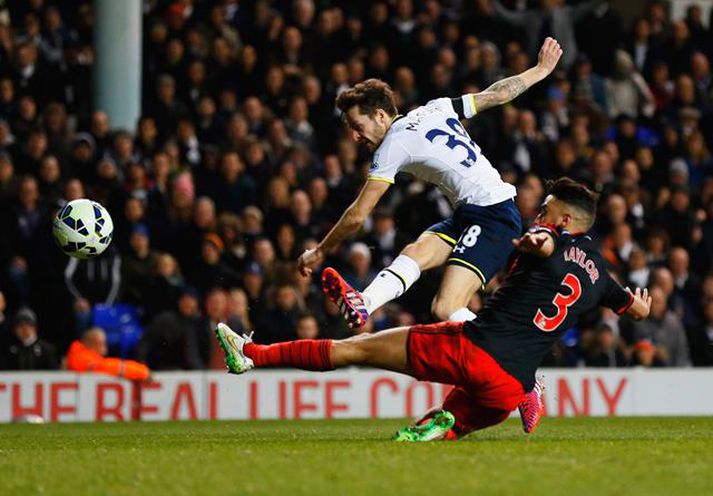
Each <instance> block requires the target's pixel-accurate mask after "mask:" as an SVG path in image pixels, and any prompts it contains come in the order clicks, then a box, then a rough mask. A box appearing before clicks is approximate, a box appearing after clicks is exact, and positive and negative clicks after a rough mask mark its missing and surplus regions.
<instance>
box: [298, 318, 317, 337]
mask: <svg viewBox="0 0 713 496" xmlns="http://www.w3.org/2000/svg"><path fill="white" fill-rule="evenodd" d="M295 332H296V334H297V339H317V337H319V325H318V324H317V319H315V318H314V315H311V314H308V313H307V314H303V315H300V316H299V317H298V318H297V328H296V331H295Z"/></svg>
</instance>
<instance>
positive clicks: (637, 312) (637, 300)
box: [626, 288, 651, 320]
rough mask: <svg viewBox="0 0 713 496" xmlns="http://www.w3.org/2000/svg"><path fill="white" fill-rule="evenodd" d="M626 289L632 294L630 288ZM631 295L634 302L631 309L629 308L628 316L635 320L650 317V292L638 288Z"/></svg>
mask: <svg viewBox="0 0 713 496" xmlns="http://www.w3.org/2000/svg"><path fill="white" fill-rule="evenodd" d="M626 289H627V290H628V291H629V293H631V290H630V289H629V288H626ZM631 294H632V296H633V298H634V301H633V302H632V303H631V305H630V306H629V308H627V310H626V314H627V315H629V316H630V317H631V318H633V319H635V320H641V319H645V318H646V317H648V316H649V312H650V311H651V296H649V290H648V289H646V288H644V290H643V291H642V290H641V288H636V291H634V292H633V293H631Z"/></svg>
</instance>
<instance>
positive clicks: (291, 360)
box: [243, 339, 334, 370]
mask: <svg viewBox="0 0 713 496" xmlns="http://www.w3.org/2000/svg"><path fill="white" fill-rule="evenodd" d="M331 350H332V340H331V339H302V340H299V341H290V342H287V343H276V344H270V345H262V344H255V343H246V344H245V347H244V348H243V353H245V356H247V357H248V358H251V359H252V361H253V362H254V363H255V366H256V367H296V368H298V369H304V370H334V366H333V365H332V357H331V356H330V352H331Z"/></svg>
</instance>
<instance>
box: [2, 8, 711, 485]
mask: <svg viewBox="0 0 713 496" xmlns="http://www.w3.org/2000/svg"><path fill="white" fill-rule="evenodd" d="M712 21H713V9H712V8H711V2H710V1H708V0H668V1H667V0H651V1H650V0H611V1H599V0H594V1H574V0H573V1H565V0H501V2H498V1H495V0H441V1H436V0H373V1H356V0H355V1H349V0H143V1H142V0H94V1H89V0H73V1H66V0H0V434H2V435H0V452H2V454H3V456H1V457H0V492H1V493H2V494H47V493H50V494H72V495H76V494H87V493H90V494H131V495H135V494H151V495H155V494H164V493H167V492H169V491H170V493H171V494H199V493H205V494H207V493H210V494H223V493H225V494H235V493H236V492H237V491H240V493H241V494H309V495H315V494H334V493H335V492H338V493H339V494H366V493H373V494H384V493H389V494H399V493H403V494H406V493H408V494H429V495H431V494H442V493H455V492H463V491H469V492H479V493H481V494H488V493H495V494H514V493H524V492H527V493H530V494H548V495H550V496H552V495H558V494H567V495H570V494H581V495H588V494H591V495H598V496H599V495H605V494H612V495H613V494H617V495H619V494H624V493H626V494H632V495H635V494H636V495H638V494H641V495H646V496H651V495H655V494H679V493H682V492H683V491H684V488H685V491H686V494H690V495H697V494H701V495H710V494H713V479H712V478H711V472H710V462H709V460H710V450H711V443H712V440H713V424H712V423H711V419H712V418H713V416H712V414H713V396H711V395H710V384H711V370H713V369H710V368H706V367H710V366H712V365H713V272H712V271H713V265H712V262H713V156H711V150H713V73H712V72H711V67H710V65H711V60H712V57H713V31H712V30H711V27H712V24H713V22H712ZM547 35H552V36H554V37H556V38H557V39H558V40H559V42H560V43H561V44H562V46H563V48H564V50H565V54H564V58H563V60H562V61H561V63H560V65H559V69H558V70H557V71H556V72H555V74H553V75H552V76H551V77H550V78H548V79H547V80H546V81H544V82H543V83H541V84H540V85H538V86H536V87H534V88H532V89H531V90H530V91H529V92H527V93H526V94H525V95H523V96H521V97H520V98H518V99H517V100H515V101H514V102H512V103H511V104H509V105H507V106H504V107H500V108H497V109H492V110H489V111H487V112H484V113H483V114H482V115H478V116H477V118H475V119H472V120H470V121H469V122H467V124H466V125H467V128H468V130H469V132H470V133H471V134H472V135H473V137H474V138H475V140H477V142H478V143H479V145H480V146H481V147H482V148H483V150H484V153H486V154H487V156H488V157H489V158H490V160H491V161H492V162H493V164H494V165H495V166H496V167H497V168H498V170H499V171H500V172H501V173H502V175H503V176H504V177H505V178H507V180H508V181H510V182H512V183H513V184H515V185H516V186H517V189H518V196H517V205H518V207H519V209H520V211H521V213H522V216H523V218H524V220H525V223H526V224H527V223H529V222H531V221H532V219H533V217H534V216H535V214H536V212H537V208H538V205H539V203H540V201H541V199H542V194H543V186H544V181H545V180H547V179H550V178H556V177H558V176H560V175H569V176H571V177H573V178H575V179H578V180H581V181H584V182H586V183H587V184H589V185H590V186H591V187H592V188H594V189H595V190H596V191H598V192H600V193H601V202H600V215H599V222H598V223H597V224H596V226H595V229H594V233H593V234H594V236H595V238H596V240H597V241H598V243H599V245H600V246H601V250H602V252H603V253H604V254H605V256H606V259H607V260H608V261H609V263H610V269H611V271H612V272H613V273H614V274H616V276H617V277H618V279H619V280H620V281H622V282H623V283H625V284H627V285H636V286H648V287H649V288H651V290H652V294H653V297H654V304H653V311H652V314H651V317H650V318H649V319H647V320H645V321H643V322H640V323H636V324H634V323H633V322H630V321H627V320H618V319H617V318H616V317H615V316H613V315H612V314H609V313H607V312H601V311H597V312H594V313H592V314H591V315H588V316H586V318H583V319H582V320H581V322H579V323H578V325H577V326H576V327H574V328H572V329H570V330H569V331H568V332H567V333H566V334H565V335H564V336H563V339H562V340H561V341H560V342H559V343H558V344H557V346H556V347H555V349H553V351H552V353H551V354H550V355H549V356H548V357H547V359H546V362H545V363H544V364H543V365H544V366H546V367H550V368H549V369H547V370H546V374H547V375H546V381H547V383H548V388H549V391H548V396H547V397H546V399H547V414H548V416H551V417H555V416H589V415H596V416H609V417H613V416H620V415H653V414H659V415H686V417H683V418H671V417H667V418H640V417H639V418H577V419H568V418H561V419H560V418H547V419H545V421H544V422H543V423H542V425H541V426H540V427H539V428H538V431H537V432H535V433H534V434H533V435H530V436H528V437H527V438H524V434H522V432H521V431H520V426H519V421H516V420H514V419H513V420H510V421H507V422H505V423H504V424H502V425H500V426H497V427H496V428H494V429H488V430H487V431H484V432H480V433H478V434H477V435H474V436H471V437H470V438H466V440H465V441H464V442H459V443H456V444H443V443H439V444H429V445H427V446H413V447H411V448H406V447H404V446H401V445H395V444H392V443H389V442H387V441H386V439H387V438H388V435H389V433H390V432H393V430H395V429H396V428H397V427H401V426H402V425H403V422H404V421H403V420H401V419H400V420H393V419H392V420H366V421H365V420H343V419H339V420H324V419H325V418H326V419H329V418H332V417H372V418H373V417H404V416H411V415H415V414H417V413H419V412H420V411H422V410H423V409H425V408H428V407H430V406H433V405H435V404H437V403H438V402H439V401H440V400H441V398H442V397H443V395H444V394H445V391H446V389H444V388H443V387H441V386H440V385H429V384H423V383H416V382H415V381H412V380H411V379H409V378H407V377H404V376H397V375H395V374H382V373H380V372H376V371H369V370H357V369H353V370H346V371H340V372H334V373H330V374H321V375H314V374H308V373H301V372H290V373H288V372H286V371H279V370H277V371H257V372H256V373H254V374H251V375H249V376H247V377H246V378H244V379H243V378H240V379H236V378H234V377H229V376H227V375H225V374H224V366H223V363H222V353H220V351H219V350H218V348H217V346H216V344H215V341H214V339H213V338H212V329H213V327H214V325H215V323H216V322H217V321H220V320H224V321H227V322H228V323H229V324H230V325H231V326H233V327H234V328H236V329H237V330H254V331H255V339H256V340H257V341H258V342H262V343H272V342H277V341H284V340H293V339H303V338H313V337H334V338H342V337H347V336H349V335H351V332H350V330H349V329H348V328H347V327H346V326H345V325H344V324H343V322H342V319H341V318H340V317H339V315H338V314H337V311H336V309H335V308H334V307H331V306H330V305H328V304H327V303H326V302H325V299H324V298H323V296H322V293H321V291H320V289H319V285H318V281H317V276H318V274H319V271H317V276H316V277H315V279H314V280H308V279H303V278H301V277H299V276H298V275H297V273H296V271H295V260H296V257H297V255H298V254H299V253H300V252H301V251H302V250H304V249H305V248H306V247H310V246H313V245H314V243H315V242H316V240H317V239H319V238H320V237H321V236H322V235H323V234H324V233H325V232H326V231H327V230H328V229H329V228H330V226H331V225H332V224H333V223H334V222H335V220H336V219H337V218H338V216H339V215H340V213H341V212H342V210H343V209H344V208H345V207H346V206H347V205H348V204H349V203H350V201H351V200H352V198H353V197H354V195H355V193H356V191H357V190H358V188H359V187H360V185H361V183H362V181H363V180H364V178H365V176H366V173H367V171H368V168H369V158H370V157H369V154H368V153H367V152H366V151H365V150H362V149H359V148H358V147H357V146H356V145H355V144H354V143H352V142H351V141H350V140H349V139H348V137H347V136H346V135H345V134H344V132H343V127H342V125H341V122H340V119H339V115H338V114H337V113H336V112H335V108H334V99H335V97H336V95H337V94H339V93H340V92H341V91H343V90H344V89H346V88H347V87H349V86H350V85H352V84H354V83H356V82H359V81H361V80H363V79H365V78H367V77H379V78H382V79H384V80H386V81H387V82H389V83H390V84H392V86H393V87H394V89H395V91H396V95H397V98H398V103H399V110H400V111H401V112H406V111H408V110H409V109H411V108H413V107H414V106H417V105H419V104H421V103H425V102H426V101H428V100H429V99H431V98H434V97H439V96H445V95H450V96H457V95H459V94H462V93H464V92H469V91H476V90H477V89H483V88H485V87H486V86H488V85H489V84H490V83H492V82H493V81H495V80H497V79H499V78H502V77H504V76H508V75H511V74H513V73H517V72H520V71H522V70H524V69H525V68H527V67H528V66H529V65H531V64H533V63H534V61H535V59H534V57H535V51H536V50H537V48H538V47H539V44H540V40H541V39H542V38H544V37H545V36H547ZM80 197H89V198H92V199H95V200H97V201H100V202H101V203H102V204H104V205H105V206H106V207H107V208H108V209H109V211H110V212H111V214H112V216H113V218H114V223H115V225H116V230H115V238H114V241H113V243H112V245H111V247H110V249H109V250H108V251H107V252H106V253H105V254H104V255H103V256H101V257H99V258H96V259H92V260H89V261H78V260H74V259H69V258H67V257H66V256H65V255H63V254H62V253H61V251H60V250H59V249H58V248H57V247H56V246H55V244H54V241H53V239H52V235H51V228H50V226H51V219H52V216H53V215H54V213H55V212H56V211H57V209H59V208H61V207H62V206H63V205H64V204H65V203H66V202H67V201H70V200H73V199H76V198H80ZM449 214H450V207H449V205H448V203H447V201H446V200H445V198H443V197H442V196H441V195H440V193H439V192H438V191H437V190H436V189H435V188H433V187H432V186H429V185H427V184H423V183H421V182H418V181H414V180H413V179H411V178H408V177H401V178H399V180H398V181H397V183H396V185H395V186H394V187H393V188H391V190H390V192H389V194H388V196H387V197H386V198H385V199H384V201H382V204H381V205H380V207H379V208H378V210H377V211H375V212H374V215H373V216H372V217H371V218H370V219H369V220H368V222H367V223H366V224H365V225H364V229H363V232H362V233H361V234H360V235H359V237H358V238H357V239H354V240H352V242H350V243H345V244H344V245H343V246H342V247H341V248H340V250H339V251H336V252H334V253H332V254H330V258H329V260H328V261H327V262H326V263H325V265H326V264H329V265H333V266H335V267H337V268H338V269H340V270H341V271H343V273H345V274H347V275H348V278H349V280H350V282H351V283H353V284H354V285H355V286H357V287H359V288H362V287H363V286H364V284H365V283H366V281H368V280H370V278H371V277H373V275H374V274H376V272H378V270H379V269H381V268H382V267H384V266H385V265H388V264H389V263H390V261H391V260H392V259H393V257H394V256H395V255H396V254H397V253H398V252H399V251H400V249H401V248H402V247H403V246H404V244H405V243H407V242H408V241H409V240H410V239H413V238H414V237H415V236H416V235H417V234H419V233H420V232H421V231H422V230H423V229H424V228H425V227H427V226H428V225H430V224H432V223H434V222H436V221H437V220H440V219H441V218H444V217H446V216H448V215H449ZM440 277H441V273H440V272H439V271H437V270H436V271H433V272H431V273H429V274H426V275H425V276H424V277H422V278H421V280H420V281H419V282H418V284H417V286H416V287H414V288H413V289H412V290H411V291H410V292H409V293H408V294H407V295H405V296H404V297H403V298H401V299H399V300H397V301H396V302H394V303H392V304H390V305H388V306H387V307H386V308H384V309H383V311H379V312H378V313H376V314H375V315H374V316H373V319H372V320H370V321H369V324H368V326H367V327H366V329H365V330H364V331H365V332H378V331H379V330H382V329H384V328H387V327H390V326H394V325H408V324H411V323H414V322H429V321H430V320H431V316H430V314H429V311H428V310H429V308H430V301H431V298H432V296H433V294H434V293H435V289H436V287H437V285H438V282H439V280H440ZM496 285H497V284H496V283H495V284H492V285H491V286H490V287H489V288H488V291H486V292H485V293H484V294H481V295H474V296H473V299H472V301H471V303H470V308H471V309H472V310H473V311H476V312H477V311H478V309H479V308H480V307H481V306H482V304H483V302H484V301H485V299H487V297H488V294H490V293H491V292H492V291H493V290H494V288H495V287H496ZM95 328H100V329H102V330H103V331H104V332H105V337H104V335H102V334H101V332H98V331H94V332H93V333H91V336H93V338H92V340H87V341H86V343H87V344H88V345H90V346H89V348H81V349H79V351H78V353H79V355H76V356H71V357H70V358H72V359H74V358H81V355H82V354H84V353H97V352H100V353H101V354H103V353H105V352H106V351H107V350H105V349H104V348H105V347H104V339H105V338H106V340H107V344H108V354H109V355H110V356H113V357H119V358H121V359H127V360H128V359H131V360H135V361H137V362H138V363H136V362H132V364H131V366H130V367H129V366H128V365H127V362H123V365H121V363H122V362H107V364H106V367H105V368H104V369H103V370H104V371H105V372H108V373H112V372H113V373H114V374H116V373H117V372H122V373H123V375H126V371H127V370H129V369H130V370H132V374H133V375H132V377H134V378H137V379H140V378H145V377H146V376H147V375H148V374H149V370H150V371H151V372H150V373H151V374H153V378H154V379H155V380H154V381H152V382H148V383H140V382H136V381H135V382H130V381H127V380H124V379H118V378H113V377H109V376H108V375H98V374H75V373H73V372H70V371H59V370H61V369H63V368H66V366H67V359H66V357H67V352H68V349H69V347H70V344H71V343H73V342H74V341H75V340H76V339H78V338H79V337H80V336H82V335H83V333H85V332H86V331H87V330H88V329H95ZM70 363H71V360H70ZM117 363H118V364H119V365H117ZM141 364H145V365H146V366H148V369H147V368H142V367H143V365H141ZM112 367H113V368H112ZM653 368H655V369H656V370H650V369H653ZM690 415H704V417H702V418H692V417H691V416H690ZM236 418H240V419H251V418H260V419H262V418H277V419H294V418H312V419H319V420H306V421H300V422H295V421H292V420H290V421H288V422H286V421H283V420H277V421H264V422H239V423H233V422H223V421H211V422H203V423H196V422H182V423H180V424H177V423H168V422H164V423H157V422H154V423H143V422H141V423H139V422H122V423H113V424H110V425H109V424H96V425H88V424H73V425H72V424H63V423H54V422H55V421H60V422H61V421H73V420H74V421H76V420H92V421H102V420H108V421H114V420H128V419H145V420H166V419H181V420H188V419H211V420H213V419H236ZM11 420H20V421H26V422H40V421H42V420H45V421H50V422H53V424H52V425H45V426H41V427H38V426H27V425H4V424H5V423H6V422H9V421H11ZM346 439H349V440H350V441H351V442H345V440H346Z"/></svg>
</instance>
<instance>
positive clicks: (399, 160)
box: [368, 136, 411, 184]
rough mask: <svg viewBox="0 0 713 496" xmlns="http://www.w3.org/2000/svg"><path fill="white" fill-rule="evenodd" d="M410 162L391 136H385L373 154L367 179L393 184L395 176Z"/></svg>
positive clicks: (404, 150)
mask: <svg viewBox="0 0 713 496" xmlns="http://www.w3.org/2000/svg"><path fill="white" fill-rule="evenodd" d="M410 161H411V156H410V155H409V153H408V151H406V148H404V147H403V145H402V144H401V143H399V142H398V141H397V140H394V139H392V137H391V136H387V137H386V138H385V139H384V142H383V143H382V144H381V146H379V148H378V150H376V152H375V153H374V158H373V159H372V162H371V167H369V176H368V179H371V180H373V181H384V182H387V183H389V184H394V178H395V177H396V174H397V173H398V172H399V171H400V170H401V168H402V167H403V166H404V165H406V164H407V163H409V162H410Z"/></svg>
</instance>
